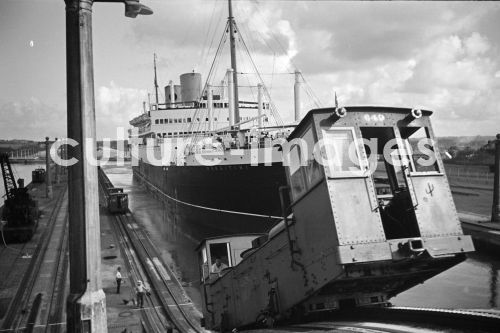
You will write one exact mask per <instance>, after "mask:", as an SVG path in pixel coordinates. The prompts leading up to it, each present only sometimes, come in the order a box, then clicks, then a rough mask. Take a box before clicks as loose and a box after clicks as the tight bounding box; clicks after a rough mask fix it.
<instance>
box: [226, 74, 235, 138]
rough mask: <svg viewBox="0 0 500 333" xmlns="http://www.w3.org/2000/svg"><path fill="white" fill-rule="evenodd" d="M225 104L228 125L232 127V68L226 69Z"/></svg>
mask: <svg viewBox="0 0 500 333" xmlns="http://www.w3.org/2000/svg"><path fill="white" fill-rule="evenodd" d="M227 104H228V110H229V126H230V127H231V129H232V128H233V127H234V83H233V69H232V68H229V69H228V70H227Z"/></svg>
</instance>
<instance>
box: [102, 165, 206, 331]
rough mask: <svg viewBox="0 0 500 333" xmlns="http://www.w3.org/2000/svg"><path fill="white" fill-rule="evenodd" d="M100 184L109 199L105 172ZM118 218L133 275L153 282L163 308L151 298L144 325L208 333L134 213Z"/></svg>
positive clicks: (134, 277) (116, 225)
mask: <svg viewBox="0 0 500 333" xmlns="http://www.w3.org/2000/svg"><path fill="white" fill-rule="evenodd" d="M99 181H100V185H101V186H100V188H101V190H102V193H103V195H104V196H107V189H109V188H112V183H111V181H110V180H109V178H108V177H107V176H106V175H105V173H104V172H103V171H102V170H101V169H100V170H99ZM114 217H115V219H116V222H117V223H116V224H115V225H114V226H113V227H114V228H115V230H116V231H117V234H118V235H119V236H120V238H121V239H123V242H120V244H122V245H123V253H124V254H125V256H124V257H126V258H127V260H126V265H127V267H128V268H129V269H130V271H131V273H132V276H133V280H134V282H135V281H137V280H142V281H146V280H147V281H149V282H150V285H151V286H152V294H154V299H155V300H156V301H157V302H158V303H159V305H160V306H159V307H158V306H155V302H153V300H152V299H150V300H149V302H150V304H151V306H150V307H149V309H150V310H151V311H153V313H151V312H149V313H148V312H146V313H145V314H146V316H145V318H144V319H143V321H142V323H141V324H142V325H143V326H145V327H148V328H149V329H153V330H154V331H158V332H164V331H165V329H167V331H168V330H171V329H172V328H175V329H176V330H177V331H179V332H190V333H192V332H194V333H201V332H204V330H203V329H202V328H201V326H200V325H199V323H196V322H195V320H194V318H193V317H192V316H190V315H189V313H187V312H186V311H185V310H184V308H185V307H189V306H191V307H192V306H193V305H192V303H190V302H187V303H185V302H182V301H181V300H180V296H182V295H179V292H178V289H179V288H180V282H179V281H178V280H177V279H176V277H175V275H174V274H172V272H171V271H170V270H169V268H168V266H166V265H165V264H164V263H163V262H162V261H161V259H160V256H159V253H158V251H157V250H156V249H155V248H154V246H153V245H152V243H151V240H150V239H149V237H148V236H147V234H146V233H145V232H143V231H142V229H139V228H138V227H137V223H136V221H135V220H134V217H133V215H132V214H131V213H130V211H128V212H127V213H126V214H117V215H114ZM174 287H177V288H174ZM174 289H176V290H174ZM152 298H153V297H152ZM158 308H160V309H161V310H162V311H163V313H164V314H165V315H166V317H167V319H168V322H169V324H165V323H164V322H163V320H162V316H161V314H160V312H159V309H158ZM170 324H171V325H170ZM172 326H173V327H172Z"/></svg>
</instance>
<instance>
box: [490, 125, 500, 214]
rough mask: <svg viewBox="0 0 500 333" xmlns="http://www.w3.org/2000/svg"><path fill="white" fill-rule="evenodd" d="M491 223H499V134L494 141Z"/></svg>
mask: <svg viewBox="0 0 500 333" xmlns="http://www.w3.org/2000/svg"><path fill="white" fill-rule="evenodd" d="M491 221H492V222H499V223H500V134H497V139H496V141H495V180H494V181H493V207H492V209H491Z"/></svg>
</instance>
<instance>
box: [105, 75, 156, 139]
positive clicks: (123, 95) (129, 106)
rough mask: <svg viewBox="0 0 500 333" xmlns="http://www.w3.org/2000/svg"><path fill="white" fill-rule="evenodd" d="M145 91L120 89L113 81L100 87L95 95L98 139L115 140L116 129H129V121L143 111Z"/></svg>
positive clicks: (145, 98)
mask: <svg viewBox="0 0 500 333" xmlns="http://www.w3.org/2000/svg"><path fill="white" fill-rule="evenodd" d="M143 101H147V91H146V90H144V89H134V88H125V87H120V86H118V85H117V84H116V83H114V82H113V81H111V82H110V83H109V86H101V87H99V89H98V90H97V94H96V122H97V137H98V138H104V137H107V138H112V139H113V138H115V137H116V128H117V127H122V128H129V127H130V125H129V124H128V122H129V120H130V119H132V118H133V117H135V116H136V115H138V114H140V113H141V112H142V110H143Z"/></svg>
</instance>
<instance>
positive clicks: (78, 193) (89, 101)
mask: <svg viewBox="0 0 500 333" xmlns="http://www.w3.org/2000/svg"><path fill="white" fill-rule="evenodd" d="M94 2H123V3H124V4H125V15H126V16H127V17H136V16H137V15H139V14H152V13H153V12H152V11H151V10H150V9H149V8H148V7H146V6H143V5H141V4H140V3H139V1H138V0H107V1H102V0H65V3H66V72H67V121H68V124H67V129H68V137H69V138H70V139H73V140H75V141H76V142H77V143H78V145H76V146H75V147H69V150H68V155H69V158H71V157H74V158H76V159H77V160H78V162H77V163H76V164H74V165H72V166H70V167H69V172H68V208H69V228H68V232H69V244H70V249H69V259H70V290H69V295H68V298H67V308H66V309H67V331H68V332H77V333H80V332H82V333H83V332H85V333H87V332H106V331H107V323H106V297H105V295H104V292H103V290H102V284H101V271H100V265H101V260H100V252H101V244H100V228H99V201H98V200H99V197H98V183H97V166H96V165H91V164H90V163H89V161H91V160H92V159H93V158H92V157H93V156H96V147H95V132H96V127H95V101H94V69H93V60H92V5H93V3H94ZM87 139H88V140H87ZM89 145H91V147H88V146H89Z"/></svg>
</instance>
